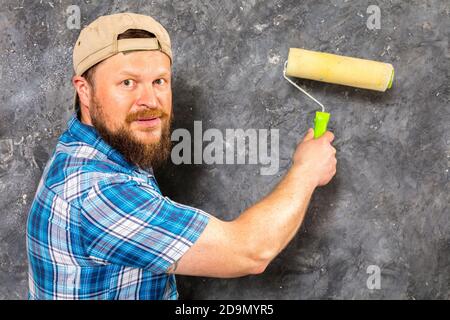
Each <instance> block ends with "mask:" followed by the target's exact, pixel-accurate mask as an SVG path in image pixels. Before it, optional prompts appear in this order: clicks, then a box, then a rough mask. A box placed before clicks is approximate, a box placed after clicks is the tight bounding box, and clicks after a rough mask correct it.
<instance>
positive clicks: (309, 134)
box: [303, 128, 314, 142]
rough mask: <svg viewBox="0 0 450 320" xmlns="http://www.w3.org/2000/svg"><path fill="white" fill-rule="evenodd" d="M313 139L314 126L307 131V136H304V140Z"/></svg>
mask: <svg viewBox="0 0 450 320" xmlns="http://www.w3.org/2000/svg"><path fill="white" fill-rule="evenodd" d="M312 139H314V130H313V129H312V128H309V129H308V131H307V132H306V135H305V137H304V138H303V142H305V141H309V140H312Z"/></svg>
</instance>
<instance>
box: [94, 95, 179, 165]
mask: <svg viewBox="0 0 450 320" xmlns="http://www.w3.org/2000/svg"><path fill="white" fill-rule="evenodd" d="M104 110H105V109H104V107H103V106H102V105H101V104H100V103H98V101H97V99H96V98H95V97H93V99H92V100H91V107H90V111H89V112H90V116H91V121H92V125H93V126H94V128H95V129H96V130H97V132H98V134H99V135H100V137H101V138H102V139H103V140H105V141H106V143H108V144H109V145H110V146H111V147H113V148H114V149H116V150H117V151H119V152H120V153H121V154H122V155H123V157H124V158H125V159H126V160H127V161H128V162H130V163H133V164H135V165H137V166H139V167H140V168H142V169H144V170H147V171H148V170H149V169H155V168H159V167H161V166H162V165H163V164H164V163H165V162H166V160H167V158H168V157H169V154H170V149H171V141H170V128H171V123H172V117H171V116H169V115H168V114H167V113H165V112H163V111H162V110H160V109H145V110H142V111H139V112H135V113H132V114H129V115H127V117H126V119H125V123H124V124H122V126H121V127H119V129H118V130H116V131H114V132H113V131H111V130H110V129H109V128H108V127H107V126H106V122H107V120H106V117H105V113H104ZM141 117H143V118H146V117H160V119H161V137H160V139H159V140H158V141H156V142H152V143H144V142H142V141H139V139H138V138H137V137H136V136H135V134H134V133H133V131H132V130H131V129H130V124H131V123H132V122H133V121H135V120H137V119H138V118H141Z"/></svg>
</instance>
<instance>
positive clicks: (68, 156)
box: [27, 114, 209, 299]
mask: <svg viewBox="0 0 450 320" xmlns="http://www.w3.org/2000/svg"><path fill="white" fill-rule="evenodd" d="M208 220H209V215H208V214H207V213H205V212H203V211H201V210H199V209H195V208H192V207H189V206H185V205H181V204H178V203H176V202H174V201H172V200H170V199H169V198H167V197H164V196H162V194H161V191H160V190H159V188H158V185H157V183H156V180H155V177H154V176H153V174H152V171H150V172H147V171H144V170H142V169H141V168H139V167H137V166H135V165H132V164H130V163H128V162H127V161H126V160H125V159H124V158H123V156H122V155H121V154H120V153H119V152H118V151H116V150H115V149H113V148H111V147H110V146H109V145H108V144H107V143H106V142H105V141H104V140H103V139H101V138H100V137H99V135H98V134H97V132H96V131H95V129H94V128H93V127H91V126H88V125H84V124H82V123H81V122H80V121H79V120H78V119H77V117H76V115H75V114H74V115H73V116H72V117H71V119H70V120H69V122H68V130H67V131H66V132H64V133H63V134H62V135H61V137H60V138H59V141H58V144H57V146H56V149H55V151H54V153H53V155H52V157H51V158H50V160H49V162H48V163H47V165H46V167H45V169H44V172H43V175H42V179H41V181H40V183H39V186H38V189H37V191H36V196H35V198H34V201H33V204H32V206H31V209H30V212H29V216H28V223H27V249H28V261H29V296H28V297H29V299H177V298H178V292H177V289H176V283H175V276H174V275H173V274H168V273H166V271H167V268H169V266H171V265H172V264H173V263H174V262H175V261H177V260H178V259H180V257H181V256H182V255H183V254H184V253H185V252H186V251H187V250H188V249H189V248H190V247H191V246H192V244H193V243H194V242H195V241H196V240H197V238H198V237H199V236H200V234H201V233H202V231H203V230H204V228H205V227H206V225H207V223H208Z"/></svg>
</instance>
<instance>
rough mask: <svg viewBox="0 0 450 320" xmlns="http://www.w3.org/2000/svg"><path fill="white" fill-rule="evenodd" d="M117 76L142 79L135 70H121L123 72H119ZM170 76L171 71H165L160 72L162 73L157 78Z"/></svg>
mask: <svg viewBox="0 0 450 320" xmlns="http://www.w3.org/2000/svg"><path fill="white" fill-rule="evenodd" d="M117 74H118V75H119V76H122V75H126V76H133V77H136V78H138V77H140V74H138V73H136V72H134V71H133V70H127V69H125V70H121V71H119V72H118V73H117ZM169 75H170V71H168V70H163V71H160V72H159V73H158V74H157V77H164V76H169Z"/></svg>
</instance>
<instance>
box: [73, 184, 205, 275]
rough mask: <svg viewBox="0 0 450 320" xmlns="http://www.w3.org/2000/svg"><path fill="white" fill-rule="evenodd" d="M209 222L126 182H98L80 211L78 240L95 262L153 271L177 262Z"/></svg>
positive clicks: (202, 215) (197, 212)
mask: <svg viewBox="0 0 450 320" xmlns="http://www.w3.org/2000/svg"><path fill="white" fill-rule="evenodd" d="M208 221H209V214H207V213H206V212H204V211H202V210H200V209H196V208H193V207H189V206H186V205H182V204H179V203H176V202H174V201H172V200H170V199H169V198H168V197H163V196H162V195H161V194H160V193H159V192H158V191H157V190H155V189H154V188H153V187H152V186H151V185H149V184H146V183H142V182H137V181H135V180H130V179H128V180H125V181H123V180H122V181H109V180H104V181H101V182H99V183H97V184H96V185H95V186H94V187H93V188H92V189H91V190H90V191H89V193H88V195H87V196H86V198H85V199H84V201H83V203H82V207H81V233H82V241H83V245H84V247H85V250H86V251H87V253H88V255H89V256H90V257H91V258H92V259H93V260H95V261H97V262H98V263H103V264H105V263H111V264H117V265H124V266H131V267H137V268H145V269H148V270H150V271H151V272H154V273H164V272H166V271H167V269H168V268H169V267H170V266H171V265H172V264H173V263H174V262H175V261H178V259H180V258H181V257H182V255H183V254H184V253H186V251H187V250H188V249H189V248H190V247H191V246H192V245H193V244H194V243H195V241H196V240H197V239H198V237H199V236H200V234H201V233H202V231H203V230H204V228H205V227H206V225H207V224H208Z"/></svg>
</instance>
